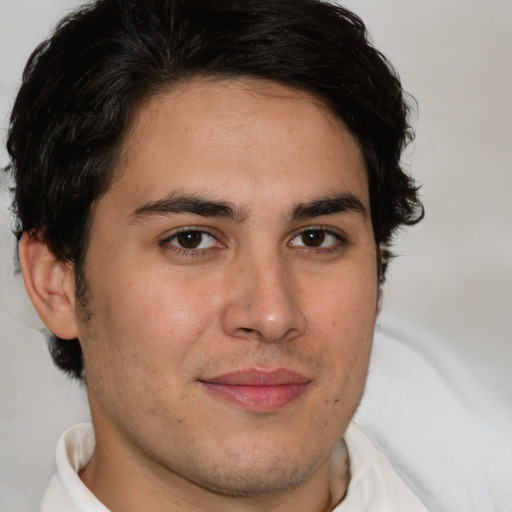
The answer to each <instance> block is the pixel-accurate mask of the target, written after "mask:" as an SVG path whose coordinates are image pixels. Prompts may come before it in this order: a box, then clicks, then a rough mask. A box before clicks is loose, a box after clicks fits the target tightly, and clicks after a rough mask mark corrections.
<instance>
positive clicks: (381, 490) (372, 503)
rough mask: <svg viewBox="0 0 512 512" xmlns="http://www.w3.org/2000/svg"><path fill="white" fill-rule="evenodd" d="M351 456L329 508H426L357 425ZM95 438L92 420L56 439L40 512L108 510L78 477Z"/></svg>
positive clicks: (421, 511) (341, 511) (396, 511)
mask: <svg viewBox="0 0 512 512" xmlns="http://www.w3.org/2000/svg"><path fill="white" fill-rule="evenodd" d="M344 442H345V444H346V447H347V451H348V455H349V460H350V483H349V486H348V490H347V494H346V495H345V498H344V499H343V501H342V502H341V503H340V504H339V505H338V506H337V507H336V508H335V509H334V510H333V512H426V510H427V509H426V508H425V507H424V506H423V505H422V504H421V503H420V501H419V500H418V498H417V497H416V496H415V495H414V494H413V492H412V491H411V490H410V489H409V488H408V487H407V485H406V484H405V483H404V481H403V480H402V479H401V478H400V477H399V476H398V475H397V474H396V472H395V470H394V469H393V467H392V466H391V463H390V462H389V461H388V459H387V458H386V456H385V455H384V454H383V453H382V452H379V451H378V450H377V449H376V448H375V447H374V446H373V444H372V443H371V441H370V440H369V439H368V437H367V436H366V435H365V434H364V432H363V431H362V430H361V429H360V428H359V427H358V426H357V425H356V424H355V423H351V424H350V425H349V427H348V429H347V432H346V433H345V436H344ZM94 446H95V440H94V431H93V429H92V425H90V424H88V423H83V424H80V425H75V426H74V427H71V428H70V429H68V430H67V431H66V432H64V434H63V435H62V437H61V438H60V439H59V442H58V443H57V450H56V461H57V474H55V475H54V476H53V477H52V479H51V480H50V483H49V485H48V488H47V489H46V493H45V495H44V497H43V501H42V502H41V512H109V509H108V508H107V507H105V505H103V504H102V503H100V501H99V500H98V499H97V498H96V497H95V496H94V494H93V493H92V492H91V491H90V490H89V489H88V488H87V487H86V486H85V485H84V484H83V482H82V481H81V480H80V477H79V476H78V474H79V472H80V471H81V470H82V469H83V468H84V467H85V466H86V465H87V463H88V462H89V460H90V458H91V456H92V454H93V452H94Z"/></svg>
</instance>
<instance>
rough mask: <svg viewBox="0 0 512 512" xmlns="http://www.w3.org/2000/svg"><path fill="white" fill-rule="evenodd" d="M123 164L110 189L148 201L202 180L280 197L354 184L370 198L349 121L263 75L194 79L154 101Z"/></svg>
mask: <svg viewBox="0 0 512 512" xmlns="http://www.w3.org/2000/svg"><path fill="white" fill-rule="evenodd" d="M118 170H119V173H118V179H117V180H116V182H115V183H114V186H113V188H114V189H120V188H123V189H124V191H125V192H126V193H128V192H129V193H130V194H131V195H133V196H134V197H135V196H139V198H140V200H141V201H142V200H148V199H151V198H154V199H156V198H157V197H158V196H159V195H161V194H162V193H165V192H171V191H172V190H180V191H182V190H183V189H185V191H186V192H205V187H206V189H208V190H212V191H217V192H222V193H228V192H229V193H230V194H231V195H232V196H233V194H234V195H237V194H238V193H239V195H238V197H240V198H242V197H243V198H249V196H251V192H252V194H253V195H254V194H256V193H258V194H262V193H265V194H267V196H271V195H272V194H273V193H274V192H275V194H276V198H277V199H279V200H281V201H284V200H285V199H286V195H287V194H286V193H284V192H285V191H286V190H289V191H290V193H291V192H292V191H293V193H294V194H296V195H298V196H303V197H301V198H300V199H309V198H308V197H307V196H308V195H311V194H313V195H324V196H325V195H329V194H331V193H338V192H343V191H344V190H336V189H344V188H349V189H354V190H353V191H358V192H359V195H360V196H363V197H360V199H361V200H362V202H366V200H367V197H366V196H367V179H366V171H365V166H364V161H363V158H362V155H361V152H360V150H359V147H358V144H357V142H356V140H355V139H354V138H353V137H352V135H351V134H350V133H349V132H348V130H347V129H346V128H345V126H344V125H343V123H342V122H341V121H340V120H339V119H338V118H337V117H335V116H334V114H332V112H331V111H330V110H329V109H328V108H327V107H326V106H325V105H324V104H323V103H322V102H321V101H319V100H318V99H317V98H314V97H312V96H311V95H309V94H307V93H305V92H302V91H299V90H296V89H292V88H289V87H285V86H282V85H279V84H276V83H273V82H268V81H263V80H256V79H243V80H242V79H237V80H226V79H223V80H213V79H209V80H205V79H203V80H199V79H195V80H190V81H188V82H184V83H182V84H180V85H178V86H177V87H175V88H173V89H171V90H169V91H166V92H164V93H161V94H158V95H156V96H153V97H151V98H149V99H148V100H147V101H145V102H144V103H143V104H141V105H140V106H139V108H138V110H137V111H136V113H135V115H134V117H133V122H132V125H131V127H130V129H129V130H128V133H127V135H126V138H125V140H124V144H123V150H122V158H121V161H120V165H119V169H118ZM313 185H315V187H316V188H317V189H318V190H312V188H314V187H313ZM208 190H206V191H208ZM237 190H238V192H237Z"/></svg>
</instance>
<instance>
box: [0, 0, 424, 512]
mask: <svg viewBox="0 0 512 512" xmlns="http://www.w3.org/2000/svg"><path fill="white" fill-rule="evenodd" d="M406 116H407V106H406V104H405V101H404V94H403V91H402V88H401V86H400V82H399V80H398V78H397V77H396V75H395V74H394V72H393V70H392V68H391V67H390V65H389V64H388V63H387V61H386V60H385V59H384V58H383V57H382V55H381V54H380V53H379V52H377V51H376V50H375V49H374V48H373V47H372V46H371V45H370V44H369V43H368V40H367V37H366V32H365V29H364V25H363V24H362V22H361V21H360V20H359V19H358V18H357V17H356V16H355V15H353V14H352V13H350V12H348V11H346V10H344V9H342V8H340V7H335V6H333V5H329V4H327V3H321V2H317V1H314V0H290V1H287V2H281V1H277V0H247V1H244V2H239V1H230V0H222V1H221V0H136V1H130V2H126V1H122V0H102V1H98V2H96V3H94V4H91V5H90V6H87V7H84V8H83V9H82V10H80V11H78V12H77V13H75V14H73V15H71V16H70V17H68V18H66V19H65V20H64V21H63V22H62V23H61V24H60V25H59V27H58V28H57V30H56V32H55V33H54V35H53V36H52V37H51V38H50V39H49V40H48V41H46V42H44V43H43V44H41V45H40V46H39V47H38V49H37V50H36V51H35V52H34V54H33V55H32V57H31V59H30V61H29V63H28V65H27V68H26V71H25V75H24V81H23V84H22V87H21V89H20V92H19V94H18V97H17V99H16V103H15V105H14V109H13V114H12V118H11V128H10V132H9V139H8V150H9V154H10V156H11V159H12V171H13V175H14V178H15V181H16V189H15V202H14V206H15V211H16V214H17V215H18V218H19V223H20V226H19V227H20V234H21V239H20V244H19V255H20V261H21V266H22V269H23V275H24V280H25V284H26V288H27V291H28V293H29V296H30V298H31V300H32V302H33V304H34V306H35V308H36V310H37V311H38V313H39V315H40V316H41V318H42V320H43V321H44V322H45V324H46V326H47V327H48V329H49V330H50V331H51V333H53V337H52V339H51V341H50V349H51V352H52V356H53V357H54V360H55V362H56V363H57V365H58V366H60V367H61V368H62V369H63V370H64V371H66V372H68V373H70V374H72V375H74V376H75V377H77V378H79V379H82V380H83V381H84V382H85V384H86V386H87V392H88V398H89V404H90V409H91V417H92V424H93V427H94V431H93V430H92V428H91V427H89V426H84V425H80V426H77V427H74V428H72V429H70V430H69V431H68V432H66V433H65V434H64V436H63V437H62V439H61V441H60V442H59V446H58V448H57V470H58V473H57V475H55V476H54V478H53V479H52V481H51V482H50V484H49V487H48V490H47V493H46V495H45V497H44V499H43V503H42V510H43V511H50V510H51V511H57V510H62V511H85V510H87V511H102V510H112V511H118V510H119V511H121V510H122V511H132V510H148V511H152V512H157V511H163V510H184V511H187V510H191V511H192V510H223V511H229V510H268V511H288V510H293V511H299V510H304V511H324V510H336V511H338V512H347V511H352V510H382V511H391V510H393V511H400V510H404V511H408V512H414V511H420V510H424V507H423V506H422V505H421V504H420V502H419V501H418V499H417V498H416V497H415V496H414V495H413V493H412V492H411V491H410V490H409V489H408V488H407V487H406V486H405V484H404V483H403V482H402V481H401V480H400V479H399V477H398V476H397V475H396V474H395V472H394V470H393V468H392V467H391V465H390V464H389V462H388V461H387V460H386V459H385V458H384V457H383V455H382V454H380V453H378V452H377V451H376V450H375V449H374V448H373V447H372V446H371V444H370V442H369V441H368V440H367V439H366V437H365V436H364V434H363V433H362V432H361V431H360V430H359V429H358V427H357V426H356V425H354V424H351V423H350V422H351V418H352V416H353V414H354V411H355V409H356V407H357V405H358V403H359V400H360V398H361V394H362V391H363V387H364V381H365V377H366V373H367V369H368V360H369V356H370V351H371V343H372V336H373V329H374V325H375V320H376V316H377V313H378V302H379V285H380V283H382V281H383V278H384V275H385V270H386V264H387V261H388V259H389V244H390V241H391V237H392V234H393V233H394V231H395V230H396V229H397V228H398V227H399V226H400V225H401V224H412V223H414V222H417V221H418V220H419V219H420V218H421V216H422V209H421V204H420V203H419V201H418V199H417V197H416V188H415V187H414V183H413V182H412V180H411V179H410V178H409V177H408V176H406V175H405V174H404V173H403V172H402V170H401V168H400V165H399V159H400V154H401V150H402V149H403V147H404V146H405V144H406V142H407V141H408V139H409V137H410V129H409V126H408V124H407V119H406Z"/></svg>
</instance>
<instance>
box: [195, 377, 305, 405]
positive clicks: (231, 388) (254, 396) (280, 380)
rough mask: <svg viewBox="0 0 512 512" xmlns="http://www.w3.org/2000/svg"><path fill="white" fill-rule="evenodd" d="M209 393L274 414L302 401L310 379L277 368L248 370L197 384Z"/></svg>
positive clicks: (208, 379) (236, 403)
mask: <svg viewBox="0 0 512 512" xmlns="http://www.w3.org/2000/svg"><path fill="white" fill-rule="evenodd" d="M198 382H199V383H200V384H201V385H202V386H203V387H204V388H206V389H207V390H208V391H209V392H210V393H212V394H214V395H215V396H218V397H219V398H222V399H224V400H226V401H228V402H231V403H233V404H235V405H237V406H239V407H242V408H243V409H246V410H248V411H251V412H260V413H263V412H273V411H277V410H279V409H281V408H283V407H285V406H286V405H288V404H289V403H291V402H293V401H294V400H296V399H297V398H299V397H300V396H301V395H302V394H303V393H304V392H305V391H306V389H307V388H308V386H309V384H310V383H311V379H309V378H307V377H305V376H304V375H302V374H300V373H298V372H295V371H292V370H288V369H286V368H278V369H276V370H270V371H269V370H258V369H253V368H251V369H247V370H237V371H234V372H228V373H224V374H222V375H216V376H214V377H209V378H206V379H199V381H198Z"/></svg>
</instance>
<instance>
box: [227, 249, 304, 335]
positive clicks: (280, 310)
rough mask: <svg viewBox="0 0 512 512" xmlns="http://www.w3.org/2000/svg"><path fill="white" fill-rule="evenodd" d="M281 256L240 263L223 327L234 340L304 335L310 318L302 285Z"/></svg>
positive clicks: (230, 292) (228, 294) (253, 259)
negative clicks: (303, 302)
mask: <svg viewBox="0 0 512 512" xmlns="http://www.w3.org/2000/svg"><path fill="white" fill-rule="evenodd" d="M290 274H291V273H290V272H289V271H288V270H287V268H286V264H285V263H284V262H282V261H281V260H280V258H279V256H278V255H275V256H273V257H263V256H260V257H259V258H258V257H254V258H250V259H246V260H244V261H240V262H239V264H238V268H237V269H234V272H233V273H232V275H231V278H230V282H229V287H228V288H229V290H228V291H227V296H226V299H227V300H226V303H225V307H224V310H223V312H222V317H221V322H222V328H223V330H224V332H225V333H226V334H228V335H229V336H231V337H233V338H240V339H245V340H255V341H264V342H278V341H283V340H291V339H293V338H296V337H298V336H300V335H302V334H303V333H304V331H305V328H306V317H305V316H304V313H303V311H302V310H301V308H300V304H299V302H300V291H299V287H298V283H297V282H296V280H294V279H293V278H292V276H291V275H290Z"/></svg>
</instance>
